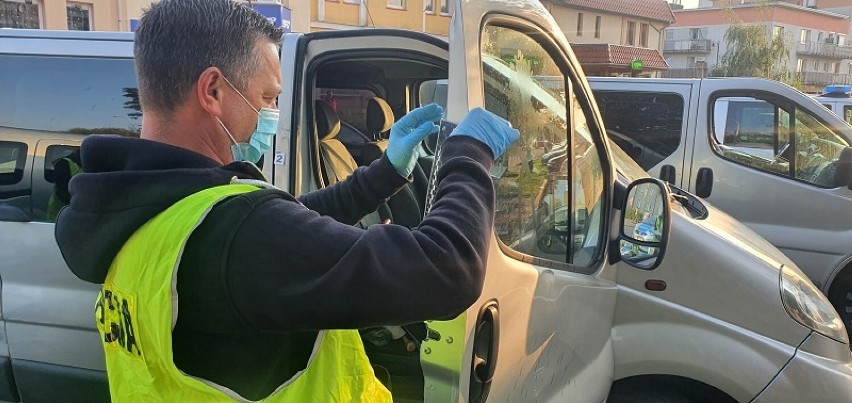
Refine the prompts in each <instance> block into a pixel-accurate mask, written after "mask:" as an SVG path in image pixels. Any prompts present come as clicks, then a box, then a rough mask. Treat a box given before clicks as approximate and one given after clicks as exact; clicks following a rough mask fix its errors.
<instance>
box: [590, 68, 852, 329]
mask: <svg viewBox="0 0 852 403" xmlns="http://www.w3.org/2000/svg"><path fill="white" fill-rule="evenodd" d="M589 84H590V85H591V87H592V90H593V91H594V94H595V97H596V98H597V102H598V107H599V108H600V111H601V115H602V117H603V120H604V125H605V126H606V130H607V132H608V133H609V135H610V138H611V139H612V140H613V142H615V143H616V144H618V146H619V147H621V148H622V149H623V150H624V151H625V152H626V153H627V154H628V155H630V156H631V157H632V158H633V159H635V160H636V161H637V162H638V163H639V165H640V166H641V167H642V168H644V169H646V170H648V172H650V173H651V175H653V176H657V177H660V178H663V179H664V180H666V181H667V182H669V183H672V184H675V185H676V186H679V187H682V188H684V189H687V190H689V191H690V192H693V193H695V194H697V195H698V196H700V197H703V198H706V199H707V201H709V202H710V203H713V204H714V205H715V206H717V207H719V208H720V209H722V210H724V211H726V212H728V213H729V214H731V215H732V216H733V217H734V218H736V219H738V220H740V221H742V222H743V223H744V224H745V225H747V226H748V227H750V228H751V229H753V230H754V231H755V232H757V233H758V234H760V235H761V236H763V237H764V238H766V239H767V240H768V241H769V242H771V243H772V244H773V245H775V246H776V247H778V248H779V249H780V250H781V251H782V252H784V253H785V254H786V255H787V256H789V257H790V258H791V259H792V260H793V261H794V262H796V264H797V265H798V266H799V267H801V268H802V270H803V271H804V272H805V273H806V274H807V275H808V277H810V278H811V280H812V281H813V282H814V284H815V285H816V286H817V287H819V288H820V289H821V290H822V291H823V292H824V293H825V294H826V295H827V296H828V297H829V300H830V301H831V303H832V305H833V306H834V307H835V309H836V310H837V311H838V312H839V313H840V316H841V317H842V318H843V321H844V323H845V324H846V328H847V329H850V328H852V298H850V297H849V295H852V247H850V245H852V172H850V169H852V148H850V145H852V127H850V126H849V125H848V124H846V123H845V122H843V121H842V120H841V119H840V118H838V116H837V115H835V114H834V113H831V112H830V111H828V110H826V109H825V108H823V107H821V106H820V105H819V104H818V103H817V102H816V100H815V99H813V98H811V97H808V96H806V95H804V94H802V93H801V92H799V91H797V90H795V89H794V88H791V87H789V86H787V85H785V84H782V83H779V82H776V81H769V80H763V79H757V78H709V79H703V80H700V79H636V78H603V77H591V78H589Z"/></svg>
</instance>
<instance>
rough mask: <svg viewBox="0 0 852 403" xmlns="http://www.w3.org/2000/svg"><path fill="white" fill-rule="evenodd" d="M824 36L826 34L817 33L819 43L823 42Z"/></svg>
mask: <svg viewBox="0 0 852 403" xmlns="http://www.w3.org/2000/svg"><path fill="white" fill-rule="evenodd" d="M824 34H825V33H824V32H818V33H817V42H822V37H823V35H824Z"/></svg>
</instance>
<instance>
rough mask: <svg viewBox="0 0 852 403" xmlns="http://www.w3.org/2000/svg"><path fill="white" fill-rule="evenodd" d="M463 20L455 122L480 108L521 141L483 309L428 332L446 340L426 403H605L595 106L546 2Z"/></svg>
mask: <svg viewBox="0 0 852 403" xmlns="http://www.w3.org/2000/svg"><path fill="white" fill-rule="evenodd" d="M455 6H456V8H455V10H454V15H453V20H452V23H451V36H450V62H449V83H448V105H447V111H446V112H447V117H446V120H447V121H449V122H451V123H458V122H459V121H461V120H462V118H463V117H464V116H465V114H466V113H467V112H468V111H469V110H470V109H472V108H476V107H483V108H485V109H487V110H489V111H491V112H493V113H495V114H497V115H500V116H502V117H504V118H506V119H507V120H509V121H510V122H511V123H512V125H513V126H514V127H515V128H517V129H518V130H519V131H520V132H521V139H520V141H518V142H517V143H516V144H515V145H514V146H512V147H511V148H510V149H509V150H507V152H506V154H505V155H504V156H503V157H502V158H501V159H500V160H499V161H497V162H496V163H495V169H494V170H492V176H493V177H494V181H495V187H496V202H497V204H496V208H497V212H496V220H495V231H494V236H493V237H492V242H491V245H490V249H489V255H488V262H487V265H488V267H487V275H486V280H485V286H484V290H483V293H482V296H481V297H480V299H479V300H478V301H477V302H476V303H475V304H474V305H473V306H471V307H470V308H469V309H468V310H467V312H466V313H465V314H464V315H462V316H461V317H459V318H457V319H456V320H455V321H451V322H440V323H439V322H433V323H430V327H432V328H434V329H436V330H437V331H438V332H439V333H441V335H442V340H440V341H429V342H427V343H424V344H423V350H422V354H421V360H422V363H423V370H424V376H425V379H426V385H425V397H426V401H430V402H431V401H456V400H458V399H459V398H461V400H463V401H469V402H482V401H485V400H486V399H487V398H488V396H491V397H492V400H494V401H496V400H499V401H603V400H605V398H606V396H607V392H608V390H609V387H610V382H611V380H612V373H613V358H612V345H611V342H610V329H611V326H612V318H613V311H614V305H615V299H616V288H615V283H614V281H613V280H614V272H612V271H611V270H612V269H611V268H610V267H608V266H607V264H606V258H605V256H606V254H605V252H606V249H607V248H606V245H607V243H608V242H607V239H608V232H609V227H610V226H609V220H610V210H611V192H612V183H613V182H612V178H613V174H612V168H611V167H610V164H609V162H608V158H607V154H606V146H605V144H604V142H603V139H604V136H603V135H602V132H601V129H600V127H601V125H600V124H599V121H598V120H597V118H596V116H597V114H596V113H595V112H594V111H595V107H594V104H593V102H591V100H592V99H593V98H592V97H591V92H590V91H589V89H588V87H587V85H586V84H585V79H584V77H583V75H582V70H581V69H580V67H579V64H578V63H577V61H576V60H575V59H574V57H573V55H572V53H571V51H570V48H569V46H568V42H567V40H566V39H565V38H564V36H563V34H562V31H561V30H560V29H559V27H558V26H557V25H556V23H555V21H554V20H553V18H552V17H551V16H550V14H549V13H548V12H547V11H546V10H545V9H544V7H543V6H542V5H541V4H540V3H539V2H538V1H534V0H533V1H528V0H527V1H511V2H510V1H482V0H470V1H457V2H456V4H455ZM438 158H440V155H439V156H438ZM460 343H461V345H459V344H460ZM459 354H460V355H459Z"/></svg>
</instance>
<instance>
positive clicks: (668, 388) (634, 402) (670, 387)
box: [606, 375, 736, 403]
mask: <svg viewBox="0 0 852 403" xmlns="http://www.w3.org/2000/svg"><path fill="white" fill-rule="evenodd" d="M606 401H607V403H736V400H735V399H733V398H731V397H730V396H728V395H727V394H726V393H725V392H722V391H721V390H719V389H716V388H714V387H712V386H710V385H707V384H704V383H701V382H698V381H695V380H692V379H689V378H684V377H680V376H672V375H644V376H633V377H630V378H625V379H621V380H618V381H616V382H615V383H613V384H612V387H611V388H610V390H609V397H608V398H607V400H606Z"/></svg>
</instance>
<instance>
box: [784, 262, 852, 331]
mask: <svg viewBox="0 0 852 403" xmlns="http://www.w3.org/2000/svg"><path fill="white" fill-rule="evenodd" d="M781 300H782V301H783V303H784V308H785V309H786V310H787V313H788V314H790V316H791V317H792V318H793V319H794V320H796V322H799V323H801V324H802V325H803V326H805V327H807V328H810V329H813V330H814V331H816V332H817V333H819V334H821V335H823V336H826V337H830V338H832V339H834V340H837V341H839V342H841V343H844V344H849V337H848V336H847V335H846V328H845V327H844V326H843V321H841V320H840V316H838V315H837V312H836V311H835V310H834V307H832V306H831V303H829V302H828V299H827V298H825V296H824V295H823V294H822V293H821V292H820V291H819V290H818V289H817V288H816V287H815V286H814V285H813V283H811V281H810V280H808V279H807V278H805V277H804V276H802V275H801V274H800V273H799V272H798V271H796V270H792V269H790V268H788V267H786V266H784V267H782V268H781Z"/></svg>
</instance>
